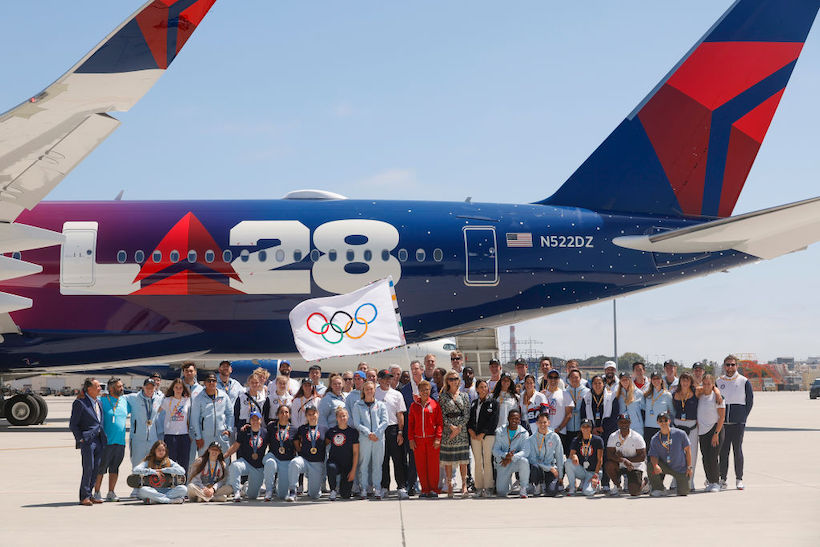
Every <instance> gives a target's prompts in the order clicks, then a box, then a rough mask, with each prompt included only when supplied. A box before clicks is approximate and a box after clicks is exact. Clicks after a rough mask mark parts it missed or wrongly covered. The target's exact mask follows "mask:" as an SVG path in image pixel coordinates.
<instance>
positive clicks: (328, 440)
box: [325, 406, 359, 501]
mask: <svg viewBox="0 0 820 547" xmlns="http://www.w3.org/2000/svg"><path fill="white" fill-rule="evenodd" d="M348 418H349V416H348V414H347V409H346V408H345V407H343V406H340V407H338V408H337V409H336V425H335V426H334V427H331V428H330V429H328V430H327V432H326V433H325V445H329V446H330V451H329V453H328V456H327V482H328V484H329V485H330V498H329V499H330V501H336V496H338V495H341V497H342V499H345V500H347V499H350V495H351V492H352V490H353V482H354V481H355V480H356V463H357V462H358V461H359V432H358V431H357V430H356V429H354V428H352V427H348V425H347V424H348ZM337 485H338V486H337Z"/></svg>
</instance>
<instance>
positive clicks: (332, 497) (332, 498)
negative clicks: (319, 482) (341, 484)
mask: <svg viewBox="0 0 820 547" xmlns="http://www.w3.org/2000/svg"><path fill="white" fill-rule="evenodd" d="M328 499H329V500H330V501H336V490H331V491H330V496H328Z"/></svg>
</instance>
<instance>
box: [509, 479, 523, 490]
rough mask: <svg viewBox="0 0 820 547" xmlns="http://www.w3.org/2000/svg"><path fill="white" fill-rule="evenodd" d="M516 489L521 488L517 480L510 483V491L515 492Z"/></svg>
mask: <svg viewBox="0 0 820 547" xmlns="http://www.w3.org/2000/svg"><path fill="white" fill-rule="evenodd" d="M516 488H521V483H520V482H518V481H517V480H516V481H515V482H513V483H512V486H510V491H512V490H515V489H516Z"/></svg>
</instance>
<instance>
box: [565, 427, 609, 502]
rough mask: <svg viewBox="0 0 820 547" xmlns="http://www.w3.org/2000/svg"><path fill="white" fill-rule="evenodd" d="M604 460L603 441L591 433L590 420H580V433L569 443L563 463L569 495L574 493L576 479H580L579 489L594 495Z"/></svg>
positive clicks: (587, 494)
mask: <svg viewBox="0 0 820 547" xmlns="http://www.w3.org/2000/svg"><path fill="white" fill-rule="evenodd" d="M603 460H604V441H603V439H601V437H599V436H597V435H593V434H592V420H583V421H582V422H581V433H579V434H578V436H577V437H575V438H574V439H572V442H571V443H570V445H569V459H568V460H567V463H566V464H564V469H565V470H566V472H567V479H568V480H569V495H570V496H571V495H573V494H575V488H576V484H575V483H576V480H577V479H581V490H582V491H583V492H584V495H586V496H594V495H595V494H596V493H597V492H598V485H599V484H600V476H601V475H600V473H601V466H602V465H603Z"/></svg>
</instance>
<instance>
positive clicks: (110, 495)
mask: <svg viewBox="0 0 820 547" xmlns="http://www.w3.org/2000/svg"><path fill="white" fill-rule="evenodd" d="M105 501H120V498H118V497H117V494H115V493H114V492H113V491H112V492H109V493H108V495H107V496H105Z"/></svg>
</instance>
